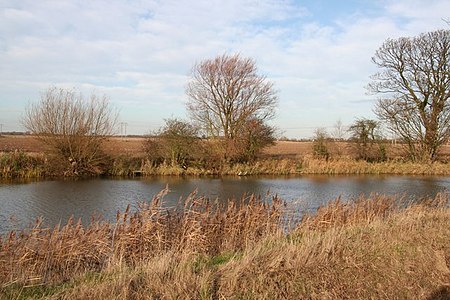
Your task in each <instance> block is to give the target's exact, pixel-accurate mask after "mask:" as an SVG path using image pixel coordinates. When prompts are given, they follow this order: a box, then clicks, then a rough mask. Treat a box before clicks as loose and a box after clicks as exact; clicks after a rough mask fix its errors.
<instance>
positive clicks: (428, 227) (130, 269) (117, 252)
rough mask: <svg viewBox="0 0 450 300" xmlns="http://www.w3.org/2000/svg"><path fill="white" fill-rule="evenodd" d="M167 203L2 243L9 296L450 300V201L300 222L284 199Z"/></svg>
mask: <svg viewBox="0 0 450 300" xmlns="http://www.w3.org/2000/svg"><path fill="white" fill-rule="evenodd" d="M162 196H163V193H162V194H160V195H158V196H156V197H155V198H154V199H153V200H152V202H151V203H147V204H142V205H141V206H140V210H139V211H138V212H136V213H135V214H131V213H129V212H124V213H123V214H119V215H118V218H117V222H113V223H107V222H92V223H91V224H90V225H89V226H87V227H83V226H82V225H81V224H80V223H74V222H69V223H68V224H67V225H66V226H64V227H62V228H59V227H56V228H53V229H48V228H41V227H40V225H39V224H36V226H35V227H34V228H32V229H30V230H28V231H24V232H22V233H16V234H14V233H11V234H10V235H9V236H7V237H5V238H4V239H3V240H2V241H1V244H0V246H1V247H0V283H1V286H0V287H1V290H0V298H2V299H28V298H35V299H39V298H41V299H447V298H448V297H450V270H449V268H450V222H449V220H450V208H449V201H448V197H447V196H446V195H438V196H437V197H436V198H435V199H430V200H427V201H423V202H421V203H420V204H410V205H406V204H405V202H404V201H401V200H400V199H396V198H393V197H384V196H376V195H374V196H371V197H369V198H367V199H363V198H361V199H358V200H357V201H355V202H352V203H345V202H342V201H340V200H336V201H335V202H332V203H330V204H328V205H327V206H325V207H322V208H320V209H319V210H318V212H317V213H316V214H315V215H313V216H306V217H304V218H303V219H302V220H301V222H300V221H299V222H291V223H286V221H287V220H286V213H287V212H286V211H285V207H284V205H283V203H282V202H281V201H279V200H277V199H274V201H273V202H272V203H271V204H268V203H266V202H265V201H262V200H261V199H258V198H255V197H250V198H248V199H244V200H243V201H237V202H236V201H230V202H229V203H228V204H227V205H226V206H224V207H221V208H219V207H217V206H214V205H212V204H211V203H209V202H208V201H206V200H205V199H201V198H197V197H195V195H192V196H191V197H190V198H189V199H187V201H186V204H185V205H184V206H183V207H182V209H181V210H180V209H178V210H176V209H175V208H174V209H169V210H167V209H163V208H162V206H161V200H162ZM291 221H292V220H291ZM287 228H288V230H287ZM439 297H440V298H439ZM446 297H447V298H446Z"/></svg>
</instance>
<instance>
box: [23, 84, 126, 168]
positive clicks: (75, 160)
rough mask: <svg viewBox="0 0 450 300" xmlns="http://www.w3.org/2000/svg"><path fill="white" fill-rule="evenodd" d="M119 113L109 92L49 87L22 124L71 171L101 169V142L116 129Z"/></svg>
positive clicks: (31, 108)
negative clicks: (84, 92) (86, 93)
mask: <svg viewBox="0 0 450 300" xmlns="http://www.w3.org/2000/svg"><path fill="white" fill-rule="evenodd" d="M116 120H117V113H114V112H113V111H112V109H111V108H110V106H109V104H108V98H107V97H106V96H101V97H99V96H96V95H94V94H92V95H91V96H90V97H89V98H85V97H84V96H83V95H82V94H81V93H79V92H76V91H74V90H66V89H63V88H56V87H52V88H49V89H48V90H47V91H46V92H45V93H44V94H42V96H41V100H40V102H37V103H34V104H31V105H30V106H29V107H28V108H27V110H26V112H25V116H24V118H23V120H22V122H23V125H24V126H25V127H26V128H27V129H28V130H29V131H30V132H31V133H33V134H34V135H36V136H37V137H38V138H39V139H40V140H41V141H43V142H44V143H45V144H46V145H48V146H49V149H50V150H51V151H52V152H53V154H55V158H56V160H57V161H55V162H56V163H57V165H58V166H59V167H61V168H62V171H65V174H68V175H83V174H94V173H100V172H101V171H102V170H101V164H102V163H103V159H104V156H103V154H102V151H101V144H102V142H103V141H104V140H105V138H107V137H108V136H109V135H111V134H113V133H114V128H115V124H116Z"/></svg>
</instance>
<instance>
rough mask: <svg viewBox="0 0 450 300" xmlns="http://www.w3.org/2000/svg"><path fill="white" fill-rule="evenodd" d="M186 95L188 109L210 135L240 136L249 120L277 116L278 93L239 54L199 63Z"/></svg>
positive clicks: (250, 61)
mask: <svg viewBox="0 0 450 300" xmlns="http://www.w3.org/2000/svg"><path fill="white" fill-rule="evenodd" d="M186 93H187V95H188V97H189V100H188V103H187V109H188V111H189V113H190V115H191V117H192V118H193V119H194V120H195V121H197V122H199V124H200V125H201V126H202V127H203V129H204V130H205V132H206V134H207V136H209V137H213V138H218V137H223V138H224V139H225V141H226V143H225V144H229V141H230V140H235V139H236V138H238V137H239V134H240V133H241V132H242V130H243V128H244V127H245V126H246V124H247V122H248V121H249V120H250V119H256V120H260V121H262V122H264V121H265V120H268V119H270V118H272V117H273V116H274V112H275V107H276V105H277V100H278V97H277V92H276V91H275V90H274V85H273V83H272V82H270V81H268V80H267V79H266V77H265V76H262V75H259V74H258V72H257V67H256V63H255V61H254V60H253V59H251V58H243V57H241V56H240V55H239V54H235V55H231V56H230V55H222V56H217V57H216V58H214V59H207V60H204V61H202V62H200V63H198V64H196V65H195V66H194V67H193V69H192V73H191V80H190V81H189V83H188V85H187V88H186Z"/></svg>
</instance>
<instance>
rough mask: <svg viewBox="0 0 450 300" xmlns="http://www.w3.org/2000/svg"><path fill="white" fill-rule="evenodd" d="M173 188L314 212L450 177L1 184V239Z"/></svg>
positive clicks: (424, 187)
mask: <svg viewBox="0 0 450 300" xmlns="http://www.w3.org/2000/svg"><path fill="white" fill-rule="evenodd" d="M166 185H167V186H168V187H169V189H170V192H169V194H168V195H167V196H166V197H165V198H164V199H165V202H164V203H165V205H167V206H170V205H174V204H175V203H176V202H177V201H178V200H179V198H180V197H183V198H185V197H186V196H188V195H189V194H190V193H191V192H193V191H197V194H198V195H199V196H206V197H208V198H210V199H216V198H219V199H220V200H224V199H228V198H233V197H237V198H240V197H242V195H243V194H249V193H254V194H257V195H261V196H262V197H270V196H274V195H278V196H279V197H280V198H281V199H283V200H285V201H286V202H287V205H288V206H290V207H292V208H295V209H298V210H299V211H301V212H311V211H314V210H315V209H317V208H318V207H319V206H320V205H323V204H325V203H327V202H328V201H330V200H333V199H336V198H337V197H338V196H341V198H343V199H352V198H356V197H358V196H360V195H362V194H365V195H369V194H370V193H380V194H388V195H394V194H397V195H403V196H405V197H409V198H412V199H417V198H420V197H425V196H434V195H436V193H438V192H447V191H448V189H449V188H450V177H437V176H432V177H424V176H302V177H225V178H179V177H155V178H139V179H86V180H54V181H35V182H0V234H5V233H6V232H8V231H10V230H20V229H23V228H25V227H27V226H28V225H29V224H30V223H32V222H33V221H34V220H35V219H36V217H38V216H42V217H43V220H44V224H46V225H55V224H57V223H59V222H62V223H64V222H66V221H67V219H68V218H69V217H70V216H71V215H73V216H74V217H75V218H82V219H83V220H89V219H90V216H92V215H93V214H96V215H101V216H103V218H105V219H109V220H114V219H115V216H116V213H117V211H118V210H121V211H123V210H124V209H125V208H126V207H127V205H128V204H131V206H132V207H134V208H136V207H137V203H138V202H142V201H148V200H150V199H151V198H152V197H153V195H155V194H157V193H158V192H160V191H161V190H162V189H164V187H165V186H166Z"/></svg>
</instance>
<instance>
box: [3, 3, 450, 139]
mask: <svg viewBox="0 0 450 300" xmlns="http://www.w3.org/2000/svg"><path fill="white" fill-rule="evenodd" d="M445 20H450V1H448V0H427V1H419V0H392V1H391V0H341V1H338V0H335V1H333V0H328V1H326V0H316V1H313V0H310V1H294V0H226V1H224V0H222V1H220V0H186V1H184V0H179V1H175V0H142V1H141V0H91V1H84V0H39V1H36V0H0V124H2V125H1V126H2V130H3V131H25V128H24V127H23V126H22V125H21V118H22V116H23V114H24V111H25V109H26V107H27V106H28V105H30V103H34V102H37V101H39V99H40V97H41V95H42V94H43V93H44V92H45V91H46V90H47V89H48V88H49V87H54V86H56V87H62V88H68V89H77V90H80V91H82V92H83V93H84V94H85V95H86V96H88V95H89V94H91V93H95V94H98V95H103V94H105V95H107V96H108V98H109V100H110V103H111V106H112V107H114V108H115V109H117V110H118V111H119V122H123V123H126V127H125V126H122V133H123V131H125V128H126V133H127V134H148V133H151V132H153V131H155V130H157V129H158V128H159V127H160V126H162V125H163V124H164V120H165V119H168V118H179V119H185V120H189V116H188V114H187V111H186V101H187V96H186V94H185V88H186V85H187V82H188V80H189V78H190V77H189V73H190V71H191V69H192V67H193V65H194V64H195V63H198V62H200V61H202V60H205V59H210V58H214V57H216V56H218V55H222V54H235V53H239V54H240V55H241V56H244V57H251V58H253V59H254V60H255V61H256V64H257V67H258V72H259V73H260V74H261V75H264V76H266V77H267V80H270V81H272V82H273V83H274V85H275V89H276V90H277V91H278V96H279V104H278V108H277V111H276V116H275V118H274V119H273V120H271V121H270V124H271V125H273V126H276V127H277V128H278V134H279V135H280V136H284V137H288V138H309V137H311V136H312V135H313V132H314V130H315V129H316V128H319V127H321V128H326V129H327V130H328V131H329V132H331V131H333V128H334V126H335V124H336V123H337V122H338V121H339V120H340V121H341V122H342V124H343V125H350V124H351V123H352V122H353V121H354V120H355V119H356V118H362V117H364V118H375V115H374V113H373V111H372V110H373V107H374V104H375V102H376V97H377V96H376V95H369V94H368V93H367V90H366V89H365V87H366V86H367V84H368V83H369V82H370V76H371V75H372V74H374V73H375V72H377V69H376V67H375V65H374V64H373V63H372V61H371V58H372V56H373V55H374V53H375V51H376V50H377V49H378V48H379V47H380V46H381V45H382V43H383V42H384V41H385V40H386V39H388V38H398V37H403V36H416V35H418V34H420V33H423V32H427V31H433V30H437V29H450V25H449V24H447V23H446V22H445ZM118 130H120V129H118Z"/></svg>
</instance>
